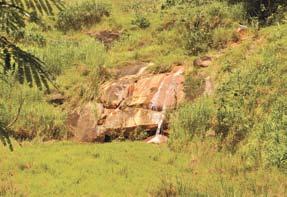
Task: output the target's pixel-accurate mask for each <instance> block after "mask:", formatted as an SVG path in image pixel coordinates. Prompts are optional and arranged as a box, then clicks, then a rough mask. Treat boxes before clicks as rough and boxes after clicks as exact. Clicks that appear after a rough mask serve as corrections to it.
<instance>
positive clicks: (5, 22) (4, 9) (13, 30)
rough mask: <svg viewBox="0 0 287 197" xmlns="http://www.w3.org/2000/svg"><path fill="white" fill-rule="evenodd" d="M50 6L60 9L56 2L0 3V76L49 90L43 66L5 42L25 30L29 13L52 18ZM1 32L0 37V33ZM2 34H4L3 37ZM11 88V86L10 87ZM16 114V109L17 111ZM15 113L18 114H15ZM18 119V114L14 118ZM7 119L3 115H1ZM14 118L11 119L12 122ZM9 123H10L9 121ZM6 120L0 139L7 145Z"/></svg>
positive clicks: (49, 79) (4, 0)
mask: <svg viewBox="0 0 287 197" xmlns="http://www.w3.org/2000/svg"><path fill="white" fill-rule="evenodd" d="M52 6H56V7H57V8H58V9H61V8H62V7H63V4H62V3H61V1H59V0H45V1H43V0H39V1H38V0H30V1H22V0H18V1H14V0H0V33H1V34H0V65H1V67H2V68H1V69H0V74H1V75H6V76H8V75H13V76H14V78H15V79H16V80H17V81H18V82H19V83H21V84H23V83H25V82H27V83H28V84H29V85H30V86H31V87H32V86H33V85H36V86H37V87H38V88H39V89H43V88H44V87H45V88H46V89H47V90H49V85H48V83H49V82H52V77H51V75H50V74H49V73H48V72H47V71H46V70H45V64H44V63H43V62H42V61H41V60H40V59H39V58H37V57H36V56H34V55H33V54H31V53H28V52H25V51H24V50H22V49H21V48H19V47H18V46H17V45H16V44H15V43H14V42H11V41H9V40H8V39H7V36H6V35H8V36H10V37H13V38H14V39H15V38H18V37H19V35H20V37H21V32H22V30H23V28H25V25H26V21H28V19H29V18H30V17H31V16H32V15H31V14H30V13H31V12H30V11H34V13H35V14H38V13H40V14H47V15H52V14H53V13H52V9H53V8H52ZM2 33H3V34H2ZM4 34H5V35H4ZM12 86H13V85H12ZM2 102H4V101H2V100H1V103H0V105H1V106H0V110H1V112H2V111H3V109H6V108H5V105H3V104H4V103H5V102H4V103H2ZM19 111H20V110H19ZM18 114H19V112H18ZM17 116H18V115H17ZM5 117H7V113H6V114H5ZM16 120H17V119H15V121H16ZM12 122H13V121H12ZM7 127H9V125H7V121H3V120H2V118H1V119H0V140H1V141H2V142H3V144H4V145H5V144H9V145H10V147H11V143H10V141H9V136H8V133H7V130H8V129H9V128H7Z"/></svg>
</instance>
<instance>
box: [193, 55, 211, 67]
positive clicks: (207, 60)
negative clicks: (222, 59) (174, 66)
mask: <svg viewBox="0 0 287 197" xmlns="http://www.w3.org/2000/svg"><path fill="white" fill-rule="evenodd" d="M211 63H212V58H211V57H210V56H203V57H200V58H197V59H195V60H194V61H193V65H194V66H195V67H208V66H210V65H211Z"/></svg>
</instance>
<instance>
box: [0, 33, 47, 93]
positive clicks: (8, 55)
mask: <svg viewBox="0 0 287 197" xmlns="http://www.w3.org/2000/svg"><path fill="white" fill-rule="evenodd" d="M0 55H1V56H0V57H1V59H0V62H1V63H3V66H4V69H3V72H4V74H8V73H12V74H13V75H14V76H15V77H16V79H17V80H18V81H19V82H20V83H21V84H23V83H24V82H25V80H26V82H27V83H28V84H29V85H30V86H33V85H36V86H37V87H38V88H39V89H43V88H46V89H49V85H48V83H49V82H52V77H51V75H50V74H49V73H48V72H47V71H46V70H45V64H44V63H43V62H42V61H41V60H40V59H38V58H37V57H35V56H34V55H32V54H30V53H28V52H25V51H23V50H21V49H20V48H19V47H17V46H16V45H14V44H13V43H11V42H9V41H8V40H7V39H6V38H5V37H1V38H0ZM1 60H3V61H1Z"/></svg>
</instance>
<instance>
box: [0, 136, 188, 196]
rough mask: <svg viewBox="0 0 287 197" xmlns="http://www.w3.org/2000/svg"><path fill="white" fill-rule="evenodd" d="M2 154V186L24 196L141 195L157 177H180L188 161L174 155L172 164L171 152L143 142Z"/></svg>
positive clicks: (38, 147) (27, 147)
mask: <svg viewBox="0 0 287 197" xmlns="http://www.w3.org/2000/svg"><path fill="white" fill-rule="evenodd" d="M0 152H1V159H0V163H1V165H0V166H1V167H0V171H1V180H2V183H1V182H0V188H2V190H3V187H4V188H5V184H7V185H8V184H9V182H10V181H11V182H13V183H14V184H15V185H14V186H15V189H16V190H17V194H20V193H23V194H24V196H26V195H28V196H39V195H42V196H51V195H53V196H54V195H56V196H92V195H99V196H102V195H105V196H107V195H109V196H128V195H131V196H134V195H137V196H141V195H143V194H145V193H146V192H147V190H148V189H149V188H151V187H153V186H154V185H157V184H159V181H160V178H161V177H163V176H166V175H168V176H176V175H178V174H180V171H181V170H182V168H184V165H185V164H186V163H187V161H188V157H184V156H180V155H178V156H177V158H178V159H176V160H174V161H172V164H171V165H170V164H169V162H171V160H172V159H173V158H174V157H175V154H174V153H171V152H170V151H168V149H167V148H166V147H165V146H163V147H161V146H151V145H146V144H144V143H112V144H100V145H89V144H73V143H68V142H60V143H55V144H42V145H24V147H23V148H20V147H17V148H16V150H15V151H14V152H13V153H10V152H9V151H8V150H5V149H2V148H1V151H0ZM3 155H4V157H3ZM10 174H13V176H9V175H10ZM3 179H4V183H3ZM2 192H3V191H2ZM9 192H10V191H9ZM18 192H19V193H18ZM0 194H1V189H0Z"/></svg>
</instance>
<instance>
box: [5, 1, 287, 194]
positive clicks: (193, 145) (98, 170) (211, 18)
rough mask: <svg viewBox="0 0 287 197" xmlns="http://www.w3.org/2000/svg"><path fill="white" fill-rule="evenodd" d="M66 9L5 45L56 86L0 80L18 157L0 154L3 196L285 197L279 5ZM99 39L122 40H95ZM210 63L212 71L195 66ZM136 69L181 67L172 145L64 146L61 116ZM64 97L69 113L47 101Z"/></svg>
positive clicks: (285, 90) (171, 116) (284, 78)
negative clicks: (39, 63)
mask: <svg viewBox="0 0 287 197" xmlns="http://www.w3.org/2000/svg"><path fill="white" fill-rule="evenodd" d="M266 2H267V1H266ZM65 3H66V8H65V9H64V10H62V11H58V10H55V14H54V15H53V16H46V15H39V17H40V18H41V20H40V24H39V21H38V24H35V23H28V24H27V26H26V28H25V29H23V30H21V31H19V32H15V37H11V39H13V41H14V42H15V43H16V44H17V45H18V46H20V47H21V48H23V49H25V50H27V51H29V52H31V53H33V54H35V55H36V56H37V57H39V58H40V59H41V60H43V61H44V62H45V64H46V69H47V70H48V71H49V72H50V73H51V74H52V75H53V76H54V77H55V79H54V82H55V83H56V84H57V87H55V86H53V85H50V93H49V92H48V91H47V90H39V89H37V88H36V87H32V88H31V87H29V84H28V82H27V83H26V84H24V85H20V84H18V83H17V82H16V81H15V77H13V73H10V74H8V75H6V76H5V78H4V79H5V80H2V78H0V88H1V90H2V91H0V134H1V133H2V130H1V129H2V126H7V125H8V127H7V132H8V133H9V134H10V135H11V137H10V139H12V141H13V149H14V151H13V152H11V151H10V150H9V149H8V148H7V147H5V146H2V143H1V144H0V196H286V194H287V176H286V172H287V171H286V170H287V99H286V98H287V87H286V84H287V72H286V71H287V70H286V68H287V55H286V52H287V45H286V43H287V23H286V21H287V19H286V18H287V14H286V13H287V11H286V10H287V8H286V2H285V1H280V0H278V1H274V2H273V1H272V3H270V4H266V3H265V1H262V4H260V6H261V7H260V6H259V2H258V1H256V0H254V1H245V0H236V1H233V0H230V1H227V0H226V1H225V0H218V1H217V0H196V1H188V0H156V1H155V0H126V1H119V0H102V1H92V0H73V1H65ZM258 6H259V7H258ZM259 8H260V9H259ZM261 8H262V9H261ZM263 8H265V9H263ZM255 11H256V12H255ZM256 13H257V15H256ZM250 16H252V17H250ZM245 26H246V27H247V28H246V27H245ZM240 28H243V30H242V29H241V30H240ZM100 32H112V33H115V34H117V35H119V37H118V38H117V39H115V40H113V41H112V42H106V40H102V41H99V39H96V35H97V34H98V33H100ZM0 33H1V35H2V32H0ZM3 34H4V33H3ZM4 35H6V34H4ZM23 35H24V36H23ZM9 38H10V37H9ZM0 55H2V51H0ZM205 55H208V56H211V57H212V59H213V60H212V64H211V65H210V66H209V67H207V68H200V67H196V66H194V65H193V61H194V60H195V59H197V58H198V57H201V56H205ZM1 57H2V56H1ZM0 60H2V59H0ZM137 62H153V63H154V65H153V66H152V67H151V68H149V72H150V73H164V72H168V71H170V70H171V69H172V67H173V66H174V65H179V64H182V65H184V66H185V84H184V86H185V93H186V98H185V102H184V103H183V104H182V105H180V106H178V107H177V109H175V110H174V111H170V112H169V113H168V115H167V117H168V123H169V128H168V131H169V142H168V144H167V145H161V146H157V145H148V144H145V143H144V142H117V141H115V142H113V143H109V144H80V143H76V142H67V139H69V137H70V136H71V132H70V130H69V128H67V126H66V120H67V115H68V112H69V111H70V110H71V109H74V108H76V107H78V106H81V105H82V104H84V103H86V102H89V101H93V102H95V101H96V100H97V96H98V94H99V86H100V84H102V83H104V82H105V81H108V80H111V79H116V78H117V77H118V75H117V71H118V69H120V68H125V67H126V66H129V65H132V64H134V63H137ZM2 63H3V62H2V61H0V64H1V65H2ZM1 69H2V67H1ZM0 71H1V73H2V70H0ZM0 76H2V75H0ZM207 77H209V79H210V81H211V82H212V85H213V86H214V90H213V93H212V95H210V96H204V95H202V88H203V87H202V84H203V83H204V79H205V78H207ZM59 92H60V93H62V94H63V95H64V96H65V102H64V104H63V105H55V104H51V103H49V102H48V101H49V98H50V97H51V95H54V94H55V93H59ZM10 123H13V124H11V125H10ZM3 139H4V138H1V135H0V140H2V141H3ZM15 139H16V140H17V141H18V142H19V143H21V144H22V145H21V146H19V144H18V143H17V142H16V141H15ZM4 142H5V140H4ZM4 144H5V143H4Z"/></svg>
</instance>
